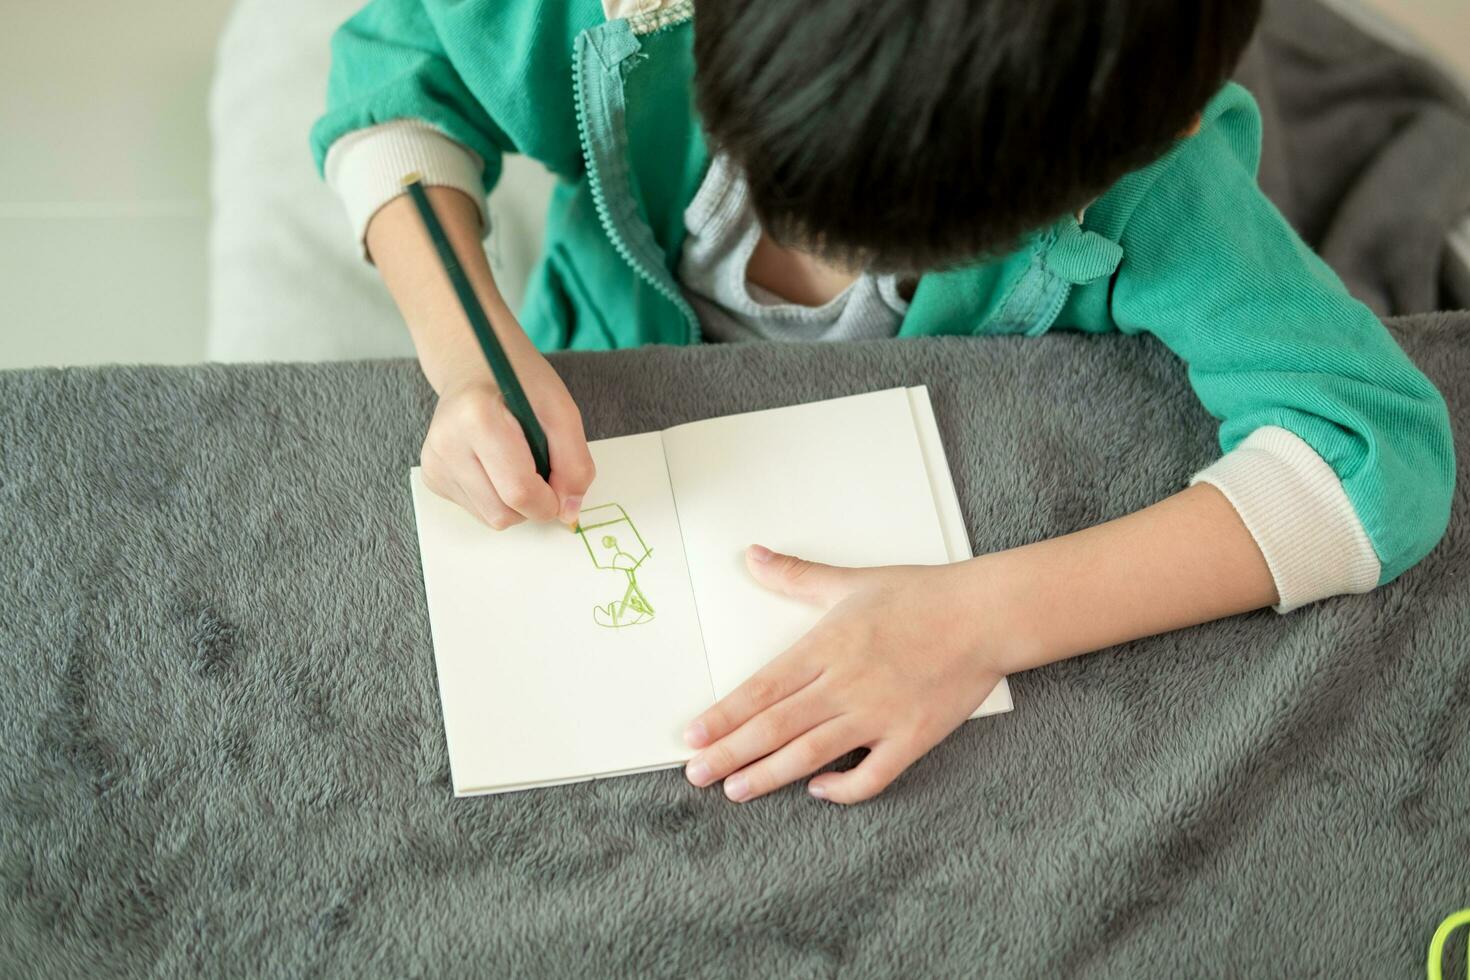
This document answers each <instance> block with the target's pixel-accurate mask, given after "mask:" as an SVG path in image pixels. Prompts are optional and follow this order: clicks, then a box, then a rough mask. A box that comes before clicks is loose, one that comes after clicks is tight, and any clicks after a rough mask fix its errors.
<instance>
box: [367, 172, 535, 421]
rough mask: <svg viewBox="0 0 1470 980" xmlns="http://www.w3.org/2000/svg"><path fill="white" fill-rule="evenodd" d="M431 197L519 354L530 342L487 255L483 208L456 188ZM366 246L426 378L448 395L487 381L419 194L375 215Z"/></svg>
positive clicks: (504, 336)
mask: <svg viewBox="0 0 1470 980" xmlns="http://www.w3.org/2000/svg"><path fill="white" fill-rule="evenodd" d="M428 195H429V200H430V201H431V202H432V203H433V205H434V211H435V212H436V213H437V214H438V216H439V220H440V223H441V224H443V225H444V230H445V232H446V233H447V234H448V235H449V240H450V242H451V243H452V244H453V245H454V251H455V254H456V255H458V256H459V258H460V263H461V264H462V265H463V267H464V270H465V273H466V275H468V276H469V279H470V282H471V283H472V284H473V285H474V287H475V292H476V294H477V295H478V296H479V297H480V303H481V305H483V306H484V308H485V313H486V314H487V315H488V316H489V317H490V322H491V324H492V325H493V326H494V327H495V331H496V333H497V334H498V335H499V336H500V339H501V343H502V344H504V345H505V346H506V349H507V350H508V351H511V352H512V355H513V356H514V351H515V350H516V349H517V347H518V346H529V341H528V340H527V338H526V335H525V334H524V333H523V332H522V331H521V329H520V325H519V324H518V323H517V321H516V318H515V315H514V314H513V313H512V312H511V311H510V308H509V307H508V306H506V304H505V300H504V299H503V298H501V295H500V290H499V289H498V288H497V287H496V285H495V278H494V276H493V275H492V274H491V272H490V264H489V263H488V262H487V261H486V260H485V252H484V249H483V248H481V246H480V213H479V211H478V209H477V208H476V207H475V204H474V202H473V201H471V200H470V199H469V198H468V197H466V196H465V195H464V194H463V193H461V192H460V191H457V190H453V189H451V188H447V187H430V188H429V189H428ZM367 246H368V253H369V254H370V255H371V256H372V257H373V261H374V263H375V264H376V265H377V267H378V270H379V272H380V273H381V274H382V276H383V282H384V284H385V285H386V286H387V287H388V291H389V292H390V293H391V294H392V295H393V300H394V302H395V303H397V304H398V309H399V311H400V312H401V313H402V314H403V319H404V321H405V322H406V323H407V324H408V329H409V333H410V334H411V335H412V337H413V343H414V349H415V350H417V351H418V355H419V363H420V364H421V365H422V367H423V371H424V376H425V377H426V378H428V380H429V384H431V385H433V387H434V390H435V391H437V392H439V393H440V394H443V393H444V390H445V388H446V387H449V386H451V385H453V384H454V383H455V382H456V381H460V380H482V379H486V378H488V377H489V374H490V372H489V368H488V366H487V365H486V363H485V359H484V357H483V356H482V355H481V354H480V350H479V346H478V344H477V342H476V340H475V336H474V333H473V332H472V331H471V330H470V328H469V324H468V323H467V322H466V320H465V316H464V312H463V311H462V310H461V308H460V306H459V300H458V298H457V297H456V296H455V293H454V290H453V288H452V287H451V286H450V284H449V281H448V279H447V278H446V277H445V275H444V267H443V266H442V265H441V264H440V261H439V256H438V254H437V253H436V252H435V250H434V246H433V243H432V242H431V241H430V240H429V237H428V233H427V232H426V231H425V230H424V226H423V222H422V220H421V219H420V218H419V215H418V212H417V210H416V209H415V208H414V205H413V201H412V199H410V198H409V197H408V196H407V195H404V196H402V197H398V198H395V199H394V200H392V201H390V202H389V203H388V204H386V205H384V206H383V208H382V210H380V211H379V212H378V213H377V214H376V215H374V216H373V220H372V222H371V223H370V224H369V225H368V228H367Z"/></svg>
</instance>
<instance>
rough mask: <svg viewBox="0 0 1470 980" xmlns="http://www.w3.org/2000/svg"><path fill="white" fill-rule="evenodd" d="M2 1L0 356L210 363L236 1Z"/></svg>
mask: <svg viewBox="0 0 1470 980" xmlns="http://www.w3.org/2000/svg"><path fill="white" fill-rule="evenodd" d="M0 3H3V6H4V18H3V19H4V23H5V28H4V30H3V31H0V368H4V367H20V366H27V365H37V364H95V363H103V362H109V361H145V362H146V361H152V362H165V361H167V362H186V361H196V360H199V359H200V358H202V357H203V353H204V315H205V289H206V283H205V260H204V254H205V253H204V246H205V236H206V232H207V223H208V158H209V141H208V133H207V130H206V126H205V106H206V98H207V93H208V85H209V75H210V70H211V64H212V61H213V48H214V39H215V36H216V35H217V34H218V32H219V28H220V25H221V24H222V23H223V21H224V16H225V14H226V12H227V11H228V9H229V0H189V2H187V3H182V2H163V0H131V2H128V3H99V2H97V0H0Z"/></svg>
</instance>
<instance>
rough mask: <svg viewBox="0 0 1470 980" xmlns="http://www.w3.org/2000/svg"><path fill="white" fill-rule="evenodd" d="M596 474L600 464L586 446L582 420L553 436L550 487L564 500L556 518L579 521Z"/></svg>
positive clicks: (571, 525)
mask: <svg viewBox="0 0 1470 980" xmlns="http://www.w3.org/2000/svg"><path fill="white" fill-rule="evenodd" d="M596 478H597V465H596V464H595V463H593V462H592V453H591V452H590V451H589V450H588V449H587V437H586V435H584V434H583V432H582V425H581V423H580V422H578V424H577V425H576V426H575V428H574V430H573V431H567V432H564V433H560V434H558V435H556V436H554V437H553V438H552V439H551V489H552V491H553V492H554V493H555V494H556V497H557V500H559V501H561V504H560V508H559V509H558V512H557V515H556V518H557V520H559V521H561V522H562V523H563V524H566V525H567V526H568V527H574V526H576V523H577V515H578V514H580V513H581V511H582V497H583V496H584V495H585V494H586V493H587V488H588V487H590V486H592V481H593V480H594V479H596Z"/></svg>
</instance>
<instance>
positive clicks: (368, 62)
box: [311, 0, 515, 194]
mask: <svg viewBox="0 0 1470 980" xmlns="http://www.w3.org/2000/svg"><path fill="white" fill-rule="evenodd" d="M394 119H418V120H422V121H424V122H426V123H428V124H429V125H431V126H433V127H434V128H436V129H438V130H439V131H440V132H442V133H443V134H444V135H445V136H448V137H449V138H451V139H453V140H455V141H457V142H459V143H461V144H463V145H464V146H466V147H468V148H470V149H471V150H473V151H475V153H477V154H479V155H480V158H481V159H482V160H484V162H485V170H484V173H483V175H482V177H481V180H482V181H483V183H484V185H485V193H486V194H489V192H490V191H491V190H492V189H493V188H494V186H495V183H496V182H497V181H498V180H499V179H500V171H501V157H502V154H504V153H507V152H511V151H513V150H514V149H515V147H514V146H512V144H511V140H510V139H509V138H508V137H507V136H506V135H505V133H504V132H503V131H502V130H501V128H500V127H499V126H497V125H496V123H495V121H494V120H493V119H491V117H490V115H489V114H488V113H487V112H486V111H485V109H484V107H483V106H482V105H481V103H480V101H479V100H478V99H476V98H475V96H474V94H473V93H472V92H471V91H470V89H469V87H468V86H467V85H466V84H465V82H464V80H463V79H462V78H461V77H460V75H459V73H458V72H457V71H456V69H455V67H454V65H453V64H452V63H451V61H450V58H449V56H448V55H447V54H446V53H445V51H444V47H443V45H442V44H441V43H440V39H439V36H438V32H437V30H436V28H435V24H434V20H433V19H432V18H431V17H430V15H429V13H428V11H427V10H426V9H425V6H424V2H423V0H372V2H371V3H369V4H368V5H367V6H365V7H363V8H362V10H360V11H358V12H357V14H355V15H354V16H353V17H352V18H351V19H350V20H348V21H347V23H345V24H343V25H342V27H341V28H339V29H338V31H337V33H336V34H335V35H334V36H333V38H332V68H331V73H330V74H329V75H328V79H327V108H326V113H325V114H324V115H323V116H322V117H321V118H320V119H319V120H317V123H316V125H315V126H313V127H312V131H311V147H312V153H313V155H314V156H315V158H316V165H317V172H318V173H321V172H322V170H323V168H324V166H325V163H326V157H327V151H328V150H329V149H331V146H332V144H333V143H334V142H336V141H337V140H338V139H339V138H341V137H342V136H345V135H346V134H347V133H350V132H352V131H354V130H358V129H364V128H366V127H369V126H375V125H378V124H380V123H385V122H390V121H392V120H394Z"/></svg>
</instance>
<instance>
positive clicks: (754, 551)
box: [750, 544, 776, 563]
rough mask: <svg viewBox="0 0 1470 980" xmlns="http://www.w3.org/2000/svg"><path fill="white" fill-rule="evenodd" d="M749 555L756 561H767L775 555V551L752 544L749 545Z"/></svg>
mask: <svg viewBox="0 0 1470 980" xmlns="http://www.w3.org/2000/svg"><path fill="white" fill-rule="evenodd" d="M750 557H751V558H753V559H755V560H756V561H758V562H762V563H765V562H768V561H770V560H771V559H772V558H775V557H776V553H775V552H774V551H772V550H771V549H770V548H767V547H765V546H764V545H759V544H753V545H751V546H750Z"/></svg>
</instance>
